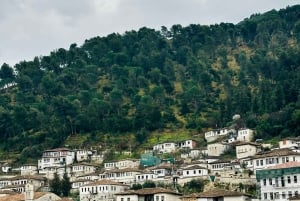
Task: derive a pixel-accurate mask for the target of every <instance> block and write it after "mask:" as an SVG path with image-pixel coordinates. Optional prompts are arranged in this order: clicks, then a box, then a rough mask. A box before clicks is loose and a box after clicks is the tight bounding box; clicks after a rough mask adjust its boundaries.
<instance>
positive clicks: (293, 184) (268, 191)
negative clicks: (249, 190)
mask: <svg viewBox="0 0 300 201" xmlns="http://www.w3.org/2000/svg"><path fill="white" fill-rule="evenodd" d="M256 179H257V186H259V191H258V195H259V198H260V200H262V201H267V200H281V201H288V200H289V198H291V197H293V196H298V195H299V192H300V162H293V161H292V162H287V163H284V164H279V165H275V166H273V167H269V168H266V169H261V170H257V172H256Z"/></svg>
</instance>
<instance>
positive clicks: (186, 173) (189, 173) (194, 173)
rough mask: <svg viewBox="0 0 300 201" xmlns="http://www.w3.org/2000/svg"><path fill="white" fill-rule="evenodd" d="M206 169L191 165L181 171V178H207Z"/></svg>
mask: <svg viewBox="0 0 300 201" xmlns="http://www.w3.org/2000/svg"><path fill="white" fill-rule="evenodd" d="M207 175H208V169H207V168H204V167H202V166H199V165H193V166H189V167H186V168H183V169H182V178H190V177H201V176H207Z"/></svg>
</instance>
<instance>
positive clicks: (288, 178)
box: [287, 176, 291, 184]
mask: <svg viewBox="0 0 300 201" xmlns="http://www.w3.org/2000/svg"><path fill="white" fill-rule="evenodd" d="M287 182H288V184H290V183H291V177H290V176H287Z"/></svg>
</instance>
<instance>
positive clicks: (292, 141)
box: [279, 137, 300, 149]
mask: <svg viewBox="0 0 300 201" xmlns="http://www.w3.org/2000/svg"><path fill="white" fill-rule="evenodd" d="M299 147H300V137H290V138H285V139H283V140H280V141H279V148H280V149H282V148H291V149H298V148H299Z"/></svg>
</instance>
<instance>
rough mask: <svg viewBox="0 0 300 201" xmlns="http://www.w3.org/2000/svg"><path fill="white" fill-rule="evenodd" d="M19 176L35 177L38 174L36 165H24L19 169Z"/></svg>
mask: <svg viewBox="0 0 300 201" xmlns="http://www.w3.org/2000/svg"><path fill="white" fill-rule="evenodd" d="M20 171H21V175H35V174H37V173H38V169H37V165H33V164H25V165H22V166H21V167H20Z"/></svg>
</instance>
